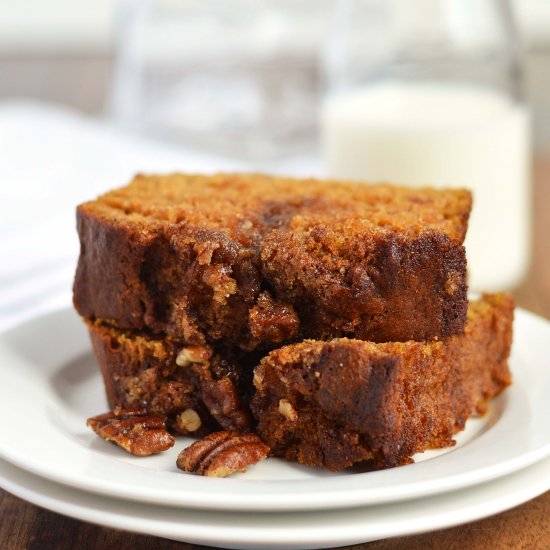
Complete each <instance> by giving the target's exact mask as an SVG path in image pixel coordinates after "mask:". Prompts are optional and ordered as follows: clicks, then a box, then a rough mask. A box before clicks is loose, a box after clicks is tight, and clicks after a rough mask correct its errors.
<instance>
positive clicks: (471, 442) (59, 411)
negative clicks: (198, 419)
mask: <svg viewBox="0 0 550 550" xmlns="http://www.w3.org/2000/svg"><path fill="white" fill-rule="evenodd" d="M549 356H550V323H548V322H547V321H545V320H543V319H540V318H538V317H536V316H534V315H532V314H529V313H527V312H525V311H521V310H520V311H518V312H517V317H516V321H515V332H514V346H513V352H512V357H511V367H512V372H513V376H514V383H513V385H512V386H511V387H510V388H509V389H507V390H506V392H504V394H503V395H501V396H500V397H498V398H497V399H495V400H493V401H492V403H491V408H490V411H489V413H488V414H487V415H486V416H484V417H482V418H473V419H470V420H469V421H468V423H467V427H466V430H465V431H464V432H462V433H461V434H459V435H458V437H457V445H456V446H455V447H452V448H450V449H446V450H443V451H438V452H435V451H434V452H432V451H430V452H426V453H423V454H421V455H417V456H416V457H415V458H416V463H415V464H411V465H409V466H403V467H400V468H394V469H391V470H384V471H379V472H368V473H358V472H344V473H339V474H331V473H329V472H325V471H322V470H318V469H312V468H305V467H301V466H299V465H296V464H290V463H286V462H284V461H280V460H277V459H268V460H267V461H264V462H262V463H260V464H258V465H257V466H255V467H254V468H253V469H251V470H249V471H248V472H247V473H246V474H239V475H235V476H233V477H231V478H227V479H209V478H202V477H197V476H193V475H188V474H184V473H183V472H180V471H179V470H178V469H177V468H176V465H175V462H176V456H177V454H178V452H179V451H180V450H181V449H182V448H183V447H184V446H186V445H187V444H188V443H189V442H190V440H187V439H186V438H178V439H177V441H176V445H175V447H174V448H173V449H171V450H170V451H167V452H165V453H162V454H160V455H157V456H153V457H147V458H137V457H132V456H130V455H128V454H126V453H125V452H124V451H122V450H121V449H119V448H118V447H115V446H114V445H112V444H109V443H107V442H105V441H103V440H101V439H100V438H98V437H97V436H96V435H95V434H93V433H92V431H91V430H89V429H88V428H87V427H86V418H88V417H89V416H93V415H95V414H98V413H101V412H104V410H106V409H107V404H106V401H105V397H104V394H103V385H102V381H101V377H100V374H99V371H98V369H97V366H96V364H95V360H94V358H93V356H92V353H91V350H90V345H89V341H88V337H87V334H86V330H85V328H84V326H83V324H82V323H81V321H80V320H79V319H78V318H77V316H76V314H74V313H73V312H72V311H70V310H62V311H59V312H56V313H53V314H50V315H47V316H44V317H40V318H37V319H35V320H32V321H30V322H27V323H25V324H23V325H20V326H19V327H17V328H15V329H12V330H10V331H9V332H6V333H4V334H3V335H1V336H0V373H1V374H0V376H1V378H0V379H1V384H0V457H1V460H0V485H1V486H2V487H3V488H4V489H6V490H7V491H9V492H11V493H13V494H15V495H17V496H19V497H21V498H24V499H26V500H28V501H30V502H33V503H35V504H38V505H40V506H43V507H45V508H48V509H50V510H54V511H56V512H60V513H62V514H66V515H68V516H71V517H74V518H78V519H81V520H86V521H91V522H94V523H98V524H101V525H105V526H110V527H115V528H119V529H126V530H129V531H136V532H140V533H147V534H152V535H157V536H161V537H166V538H170V539H175V540H181V541H187V542H194V543H200V544H206V545H212V546H220V547H227V548H255V549H258V548H323V547H333V546H339V545H347V544H355V543H359V542H366V541H370V540H375V539H380V538H384V537H390V536H398V535H406V534H412V533H418V532H422V531H429V530H434V529H439V528H443V527H448V526H452V525H457V524H459V523H464V522H469V521H472V520H475V519H479V518H482V517H486V516H489V515H491V514H495V513H497V512H500V511H502V510H506V509H508V508H511V507H513V506H516V505H518V504H521V503H522V502H525V501H527V500H529V499H531V498H533V497H535V496H537V495H539V494H541V493H543V492H545V491H547V490H548V489H550V422H549V421H550V368H549V364H548V357H549Z"/></svg>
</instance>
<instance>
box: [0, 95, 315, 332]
mask: <svg viewBox="0 0 550 550" xmlns="http://www.w3.org/2000/svg"><path fill="white" fill-rule="evenodd" d="M222 170H225V171H236V170H241V171H243V170H262V171H266V172H277V173H287V174H293V175H319V172H320V170H319V163H318V162H317V160H316V159H315V158H307V159H295V160H292V161H287V162H285V163H273V164H267V165H266V164H264V165H262V166H258V165H251V164H247V163H244V162H237V161H234V160H230V159H224V158H218V157H212V156H209V155H205V154H201V153H195V152H192V151H189V150H187V149H184V148H181V147H178V146H175V145H173V144H172V145H168V144H164V143H159V142H156V141H152V140H146V139H143V138H139V137H136V136H133V135H131V134H129V133H127V132H124V131H123V130H121V129H119V128H115V127H113V126H110V125H109V124H107V123H105V122H101V121H97V120H94V119H91V118H87V117H84V116H83V115H80V114H78V113H76V112H74V111H70V110H68V109H64V108H60V107H55V106H51V105H47V104H40V103H30V102H5V103H0V250H1V251H2V254H1V258H2V260H1V261H0V331H1V330H3V329H6V328H8V327H10V326H13V325H16V324H17V323H19V322H21V321H22V320H24V319H27V318H31V317H33V316H35V315H38V314H40V313H43V312H46V311H50V310H52V309H56V308H59V307H64V306H69V305H70V301H71V285H72V277H73V274H74V269H75V266H76V260H77V257H78V238H77V235H76V231H75V221H74V211H75V206H76V205H77V204H78V203H80V202H83V201H85V200H90V199H93V198H95V197H96V196H97V195H98V194H100V193H103V192H105V191H107V190H109V189H112V188H114V187H117V186H120V185H123V184H124V183H126V182H128V181H129V180H130V179H131V178H132V177H133V175H134V174H135V173H136V172H144V173H147V172H174V171H180V172H195V173H197V172H204V173H211V172H217V171H222Z"/></svg>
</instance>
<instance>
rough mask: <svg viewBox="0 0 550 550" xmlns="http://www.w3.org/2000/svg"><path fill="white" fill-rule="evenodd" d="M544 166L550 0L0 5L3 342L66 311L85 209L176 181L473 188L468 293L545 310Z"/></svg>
mask: <svg viewBox="0 0 550 550" xmlns="http://www.w3.org/2000/svg"><path fill="white" fill-rule="evenodd" d="M549 159H550V2H549V1H548V0H513V1H511V2H507V1H505V0H298V1H296V0H273V1H271V2H257V1H255V0H232V1H231V2H228V1H222V0H202V1H199V0H94V1H93V2H90V1H84V0H0V239H1V244H2V247H3V249H4V250H6V251H7V253H8V254H7V257H8V261H7V262H5V263H4V264H3V266H1V267H0V283H1V285H2V286H1V292H0V328H3V327H5V326H9V325H12V324H14V323H16V322H18V321H19V320H21V319H23V318H25V317H28V316H29V314H30V313H32V314H35V313H36V312H38V311H42V310H47V309H51V308H53V307H59V306H61V305H67V304H68V303H69V302H70V285H71V278H72V274H73V269H74V265H75V261H76V256H77V254H78V243H77V240H76V235H75V231H74V227H73V226H74V207H75V205H76V204H77V203H79V202H81V201H84V200H86V199H91V198H93V197H94V196H96V195H97V194H98V193H101V192H103V191H106V190H108V189H110V188H113V187H115V186H119V185H122V184H124V183H125V182H127V181H128V180H129V179H130V178H131V177H132V175H133V174H134V173H136V172H151V171H175V170H177V171H190V172H193V171H194V172H215V171H220V170H260V171H266V172H270V173H282V174H288V175H295V176H309V175H311V176H321V177H324V176H333V177H343V178H347V179H357V180H370V181H392V182H397V183H403V184H407V185H422V184H430V185H436V186H437V185H439V186H444V185H451V186H465V187H470V188H472V189H473V191H474V198H475V204H476V205H475V208H474V212H473V214H472V220H471V225H470V234H469V237H468V241H467V250H468V255H469V263H470V283H471V287H472V288H473V289H474V290H497V289H502V288H506V289H515V290H516V291H517V294H518V296H520V300H523V302H522V303H523V304H525V305H528V306H529V307H530V308H531V309H535V310H537V311H545V308H546V310H547V311H548V310H549V307H550V263H549V262H548V261H545V258H546V257H550V248H549V246H550V244H549V239H548V235H550V226H549V223H548V222H546V221H545V220H547V219H550V160H549ZM533 182H534V185H533ZM530 296H531V298H530ZM534 296H536V299H535V298H534Z"/></svg>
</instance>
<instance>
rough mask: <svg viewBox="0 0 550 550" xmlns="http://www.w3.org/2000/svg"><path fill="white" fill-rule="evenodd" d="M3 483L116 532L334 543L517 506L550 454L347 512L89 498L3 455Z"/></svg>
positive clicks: (293, 544) (547, 478)
mask: <svg viewBox="0 0 550 550" xmlns="http://www.w3.org/2000/svg"><path fill="white" fill-rule="evenodd" d="M0 486H2V487H3V488H4V489H6V490H7V491H9V492H11V493H13V494H15V495H17V496H19V497H21V498H23V499H25V500H28V501H30V502H33V503H34V504H37V505H39V506H42V507H44V508H47V509H49V510H53V511H55V512H59V513H61V514H65V515H67V516H71V517H74V518H77V519H80V520H83V521H90V522H92V523H97V524H99V525H105V526H108V527H113V528H116V529H125V530H127V531H135V532H138V533H146V534H149V535H156V536H159V537H165V538H169V539H174V540H180V541H185V542H191V543H196V544H208V545H212V546H220V547H225V548H243V549H248V548H250V549H254V550H260V549H262V548H271V549H278V548H292V549H294V550H298V549H301V548H328V547H330V548H332V547H334V546H341V545H348V544H350V545H351V544H358V543H360V542H368V541H372V540H377V539H382V538H386V537H396V536H403V535H411V534H414V533H421V532H425V531H433V530H435V529H443V528H445V527H451V526H453V525H458V524H461V523H466V522H469V521H474V520H476V519H481V518H484V517H487V516H490V515H492V514H496V513H498V512H502V511H503V510H507V509H509V508H512V507H514V506H517V505H519V504H521V503H523V502H526V501H527V500H529V499H531V498H534V497H536V496H538V495H540V494H542V493H544V492H545V491H547V490H548V489H549V488H550V458H547V459H544V460H542V461H540V462H538V463H537V464H535V465H532V466H529V467H527V468H524V469H523V470H520V471H519V472H516V473H513V474H510V475H508V476H504V477H501V478H499V479H497V480H493V481H490V482H487V483H482V484H479V485H476V486H475V487H470V488H468V489H462V490H458V491H453V492H450V493H445V494H443V495H438V496H432V497H427V498H422V499H419V500H414V501H408V502H400V503H395V504H386V505H381V506H367V507H361V508H351V509H346V510H329V511H316V512H294V513H288V512H287V513H265V514H250V513H246V512H210V511H205V510H189V509H180V508H174V507H164V506H158V505H151V504H143V503H134V502H128V501H124V500H120V499H115V498H109V497H104V496H100V495H91V494H89V493H84V492H82V491H79V490H76V489H71V488H69V487H66V486H64V485H60V484H57V483H53V482H51V481H47V480H45V479H43V478H40V477H37V476H34V475H32V474H29V473H28V472H25V471H24V470H21V469H19V468H16V467H15V466H13V465H11V464H9V463H7V462H5V461H2V460H0Z"/></svg>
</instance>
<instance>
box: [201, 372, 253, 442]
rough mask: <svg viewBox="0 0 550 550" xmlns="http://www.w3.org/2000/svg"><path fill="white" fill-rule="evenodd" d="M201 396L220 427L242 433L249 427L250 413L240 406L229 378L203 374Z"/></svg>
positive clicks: (236, 393)
mask: <svg viewBox="0 0 550 550" xmlns="http://www.w3.org/2000/svg"><path fill="white" fill-rule="evenodd" d="M201 397H202V400H203V402H204V404H205V405H206V408H207V409H208V412H209V413H210V414H211V415H212V416H213V417H214V419H215V420H216V421H217V422H218V424H219V425H220V426H221V427H222V428H224V429H226V430H236V431H239V432H243V433H244V432H247V431H249V430H250V429H251V419H250V414H249V413H248V411H247V410H246V409H245V408H244V407H243V406H242V404H241V401H240V399H239V394H238V392H237V388H236V387H235V384H234V383H233V381H232V380H231V379H230V378H228V377H225V378H222V379H221V380H212V379H211V378H210V377H206V376H203V379H202V381H201Z"/></svg>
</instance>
